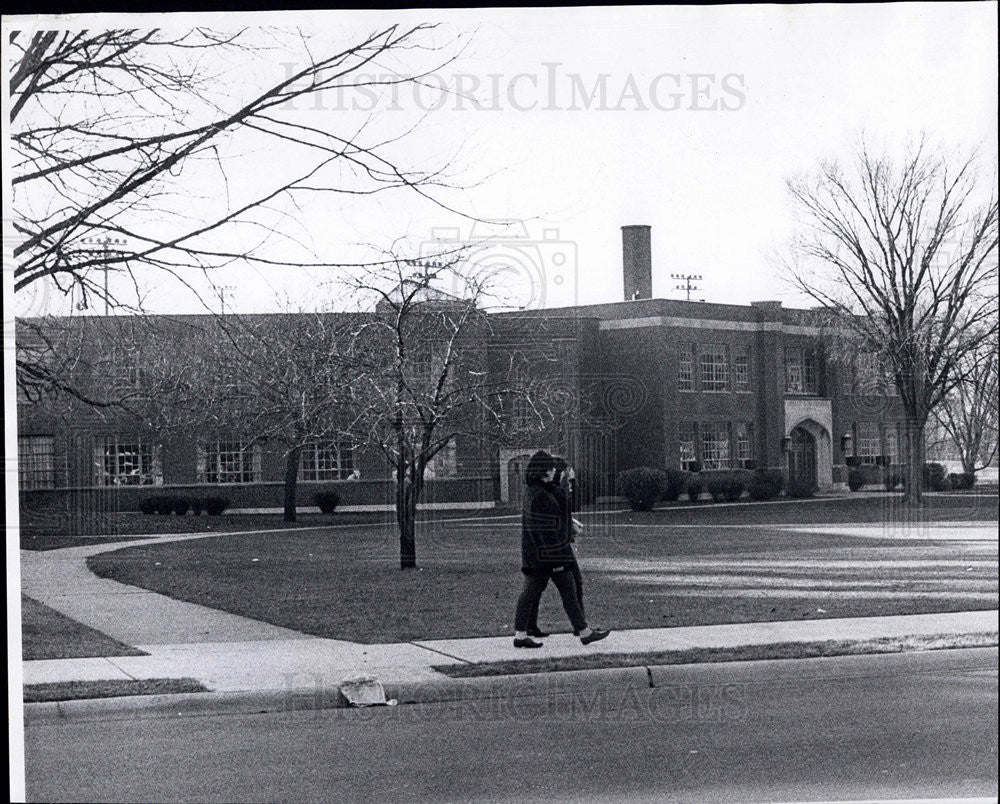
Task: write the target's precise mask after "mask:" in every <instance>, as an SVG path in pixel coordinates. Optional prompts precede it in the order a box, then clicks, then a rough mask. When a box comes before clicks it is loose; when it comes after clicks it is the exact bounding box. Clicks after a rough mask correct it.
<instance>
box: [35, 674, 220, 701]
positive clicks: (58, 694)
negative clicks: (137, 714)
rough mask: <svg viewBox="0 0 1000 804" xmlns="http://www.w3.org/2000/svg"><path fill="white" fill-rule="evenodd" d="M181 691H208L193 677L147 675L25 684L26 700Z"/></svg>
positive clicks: (78, 698)
mask: <svg viewBox="0 0 1000 804" xmlns="http://www.w3.org/2000/svg"><path fill="white" fill-rule="evenodd" d="M180 692H208V688H207V687H205V686H204V685H203V684H201V683H200V682H198V681H196V680H195V679H193V678H147V679H127V680H116V681H57V682H55V683H52V684H26V685H25V686H24V702H25V703H45V702H48V701H76V700H80V699H82V698H122V697H125V696H128V695H165V694H174V693H180Z"/></svg>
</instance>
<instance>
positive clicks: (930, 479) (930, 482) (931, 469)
mask: <svg viewBox="0 0 1000 804" xmlns="http://www.w3.org/2000/svg"><path fill="white" fill-rule="evenodd" d="M924 488H925V489H927V490H928V491H948V490H949V489H950V488H951V484H950V483H948V469H947V468H946V467H945V466H944V464H940V463H925V464H924Z"/></svg>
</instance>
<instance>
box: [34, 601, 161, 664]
mask: <svg viewBox="0 0 1000 804" xmlns="http://www.w3.org/2000/svg"><path fill="white" fill-rule="evenodd" d="M21 650H22V653H23V656H22V658H23V659H24V661H26V662H28V661H34V660H36V659H86V658H91V657H97V656H146V655H148V654H146V653H145V652H143V651H141V650H138V649H136V648H133V647H132V646H131V645H126V644H125V643H123V642H119V641H118V640H117V639H112V638H111V637H109V636H108V635H107V634H103V633H101V632H100V631H96V630H95V629H93V628H89V627H88V626H86V625H83V624H82V623H78V622H77V621H76V620H74V619H71V618H70V617H67V616H66V615H65V614H61V613H60V612H58V611H56V610H55V609H51V608H49V607H48V606H46V605H44V604H42V603H39V602H38V601H37V600H35V599H34V598H30V597H28V596H27V595H21Z"/></svg>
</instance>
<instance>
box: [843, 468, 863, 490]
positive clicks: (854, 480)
mask: <svg viewBox="0 0 1000 804" xmlns="http://www.w3.org/2000/svg"><path fill="white" fill-rule="evenodd" d="M864 487H865V473H864V472H862V471H861V470H860V469H851V471H850V472H848V473H847V488H849V489H850V490H851V491H861V489H863V488H864Z"/></svg>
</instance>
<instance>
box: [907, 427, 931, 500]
mask: <svg viewBox="0 0 1000 804" xmlns="http://www.w3.org/2000/svg"><path fill="white" fill-rule="evenodd" d="M925 423H926V420H924V421H921V420H919V419H909V418H908V419H906V421H904V422H903V449H904V450H905V452H904V457H905V460H906V478H905V483H904V487H903V499H904V500H905V501H906V502H908V503H918V502H920V500H921V497H922V494H923V489H924V426H925Z"/></svg>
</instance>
